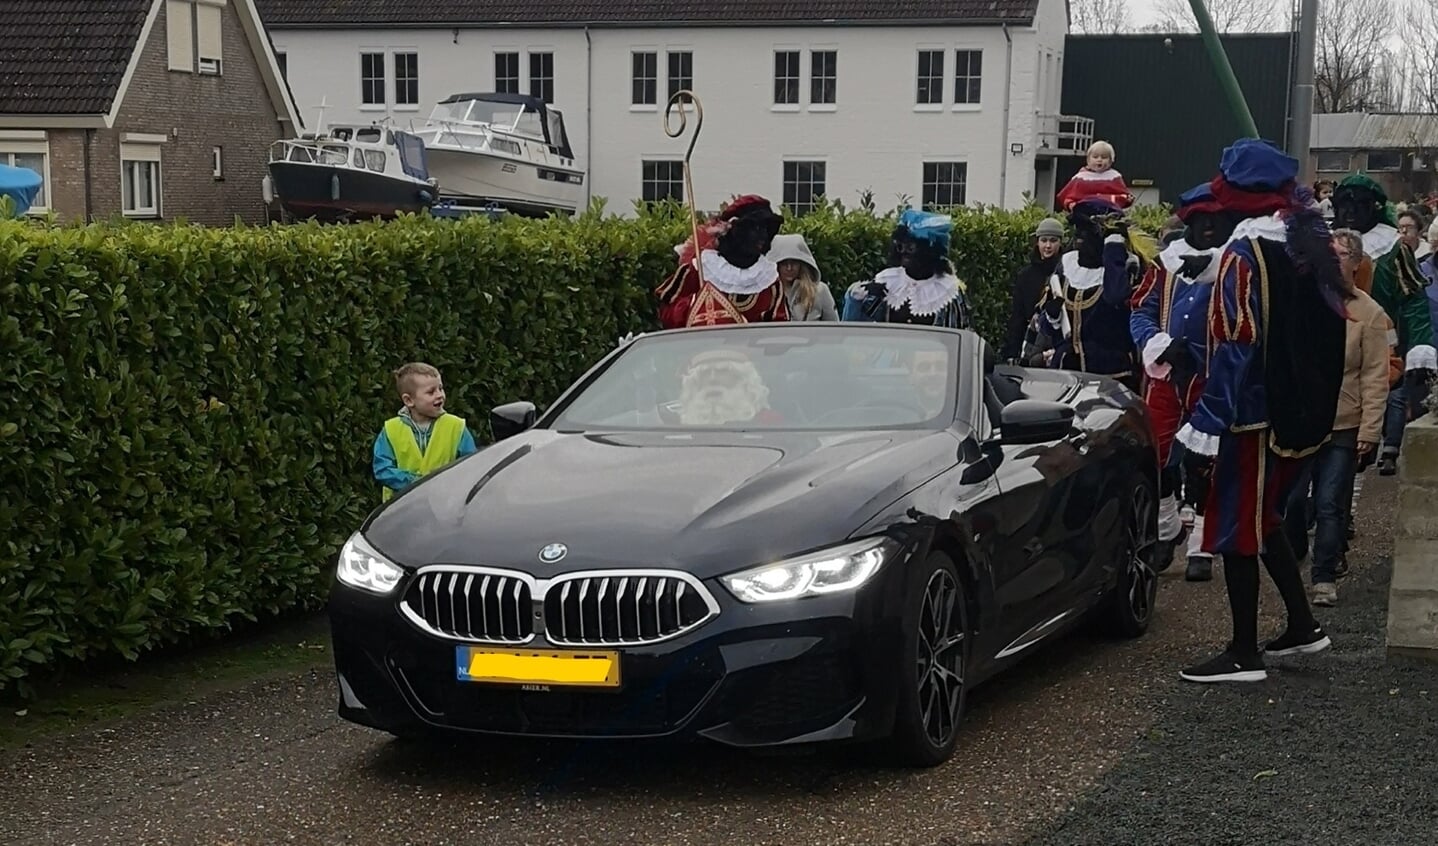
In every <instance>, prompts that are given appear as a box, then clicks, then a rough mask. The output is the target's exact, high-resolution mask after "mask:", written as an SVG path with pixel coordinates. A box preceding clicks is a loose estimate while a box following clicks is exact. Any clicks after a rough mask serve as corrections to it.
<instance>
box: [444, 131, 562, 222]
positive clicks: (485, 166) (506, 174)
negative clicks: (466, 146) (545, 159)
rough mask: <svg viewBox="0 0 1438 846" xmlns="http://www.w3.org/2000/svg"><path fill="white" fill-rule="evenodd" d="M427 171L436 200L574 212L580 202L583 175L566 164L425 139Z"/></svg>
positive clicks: (528, 210) (540, 211) (520, 210)
mask: <svg viewBox="0 0 1438 846" xmlns="http://www.w3.org/2000/svg"><path fill="white" fill-rule="evenodd" d="M425 153H426V158H427V159H428V164H429V174H430V176H431V177H433V178H434V179H435V180H436V181H437V182H439V195H440V201H441V202H444V201H445V200H450V201H453V202H455V203H457V204H462V205H489V204H495V205H499V206H502V207H504V208H507V209H511V210H513V211H515V212H518V213H529V214H548V213H549V212H552V211H557V212H561V213H563V214H574V213H575V212H576V211H577V210H578V209H579V204H580V203H581V202H583V200H584V181H583V180H584V174H583V173H582V172H580V171H577V170H573V169H570V168H561V167H554V166H552V165H547V164H540V163H536V162H527V161H521V160H519V159H514V158H507V157H504V156H495V155H491V154H488V153H480V152H475V151H472V150H459V149H454V148H448V149H447V148H446V147H445V146H444V145H436V144H433V143H429V144H427V145H426V149H425Z"/></svg>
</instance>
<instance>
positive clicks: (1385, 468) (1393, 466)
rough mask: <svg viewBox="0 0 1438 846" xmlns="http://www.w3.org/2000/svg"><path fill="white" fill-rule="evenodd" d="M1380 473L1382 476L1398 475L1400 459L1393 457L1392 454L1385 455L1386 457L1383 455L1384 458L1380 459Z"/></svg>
mask: <svg viewBox="0 0 1438 846" xmlns="http://www.w3.org/2000/svg"><path fill="white" fill-rule="evenodd" d="M1378 475H1380V476H1396V475H1398V459H1396V458H1393V457H1392V456H1385V457H1383V458H1380V459H1378Z"/></svg>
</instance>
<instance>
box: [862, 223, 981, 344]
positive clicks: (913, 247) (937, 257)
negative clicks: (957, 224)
mask: <svg viewBox="0 0 1438 846" xmlns="http://www.w3.org/2000/svg"><path fill="white" fill-rule="evenodd" d="M953 228H954V221H953V219H952V218H950V217H949V216H948V215H942V214H933V213H931V212H922V211H915V210H914V209H905V210H904V212H903V213H902V214H900V215H899V225H898V226H897V227H896V228H895V229H894V236H893V240H892V242H891V250H890V253H889V266H888V267H887V268H885V269H884V270H882V271H880V272H879V274H878V275H877V276H875V277H874V278H873V279H872V280H871V281H868V282H856V283H854V284H853V285H852V286H850V288H849V290H848V293H847V294H846V295H845V296H844V313H843V319H844V320H857V321H865V322H870V323H913V324H919V325H923V326H944V327H948V328H950V329H967V328H968V327H969V302H968V297H967V296H966V295H965V293H964V283H962V282H960V281H959V279H958V277H956V276H954V269H953V266H952V265H951V264H949V258H948V255H949V236H950V234H951V233H952V232H953Z"/></svg>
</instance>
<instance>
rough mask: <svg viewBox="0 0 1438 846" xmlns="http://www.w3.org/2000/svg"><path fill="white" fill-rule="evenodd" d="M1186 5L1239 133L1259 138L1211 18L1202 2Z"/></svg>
mask: <svg viewBox="0 0 1438 846" xmlns="http://www.w3.org/2000/svg"><path fill="white" fill-rule="evenodd" d="M1188 5H1189V6H1191V7H1193V17H1194V20H1195V21H1197V22H1198V31H1199V32H1200V33H1201V34H1202V35H1203V46H1204V47H1206V48H1207V49H1208V58H1209V59H1210V60H1212V62H1213V69H1214V71H1215V72H1216V73H1217V74H1218V84H1219V85H1221V86H1222V87H1223V93H1224V96H1225V97H1227V98H1228V107H1229V108H1230V109H1232V110H1233V116H1234V117H1236V118H1238V128H1239V131H1240V132H1242V133H1243V134H1244V137H1245V138H1257V137H1259V136H1258V125H1257V124H1255V123H1254V122H1253V113H1252V112H1250V111H1249V110H1248V101H1247V100H1245V99H1244V98H1243V89H1242V88H1241V87H1239V84H1238V77H1236V76H1234V75H1233V65H1231V64H1229V62H1228V54H1227V53H1225V52H1224V51H1223V44H1222V43H1220V42H1219V40H1218V31H1217V30H1215V29H1214V28H1213V18H1211V17H1209V16H1208V9H1207V8H1206V7H1205V6H1204V5H1203V0H1188Z"/></svg>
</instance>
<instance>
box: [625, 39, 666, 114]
mask: <svg viewBox="0 0 1438 846" xmlns="http://www.w3.org/2000/svg"><path fill="white" fill-rule="evenodd" d="M629 55H630V66H631V67H630V74H629V75H630V80H631V82H632V86H631V87H632V89H633V90H632V92H631V95H630V99H629V102H630V104H631V105H634V106H655V105H658V103H659V54H658V53H656V52H654V51H653V50H635V51H634V52H633V53H630V54H629Z"/></svg>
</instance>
